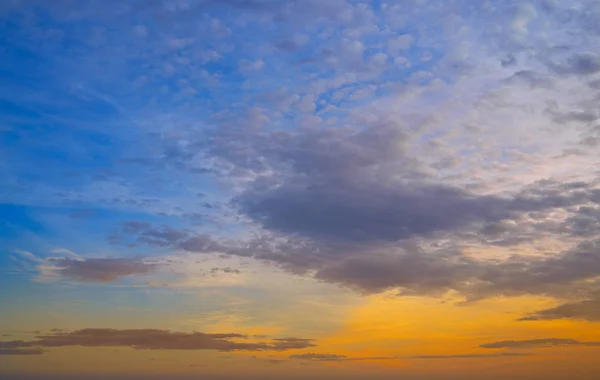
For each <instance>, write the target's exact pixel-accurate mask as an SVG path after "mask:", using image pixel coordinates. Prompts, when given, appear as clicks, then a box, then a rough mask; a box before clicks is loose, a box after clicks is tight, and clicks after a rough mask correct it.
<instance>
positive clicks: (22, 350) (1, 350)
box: [0, 347, 44, 356]
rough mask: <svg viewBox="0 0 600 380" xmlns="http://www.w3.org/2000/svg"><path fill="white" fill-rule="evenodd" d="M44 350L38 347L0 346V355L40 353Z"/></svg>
mask: <svg viewBox="0 0 600 380" xmlns="http://www.w3.org/2000/svg"><path fill="white" fill-rule="evenodd" d="M43 353H44V350H42V349H39V348H1V347H0V356H2V355H41V354H43Z"/></svg>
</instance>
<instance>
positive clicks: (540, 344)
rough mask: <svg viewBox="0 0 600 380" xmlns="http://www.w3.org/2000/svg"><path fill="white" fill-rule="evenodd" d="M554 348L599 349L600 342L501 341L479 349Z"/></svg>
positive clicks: (552, 340)
mask: <svg viewBox="0 0 600 380" xmlns="http://www.w3.org/2000/svg"><path fill="white" fill-rule="evenodd" d="M556 346H589V347H600V342H580V341H578V340H575V339H562V338H542V339H525V340H503V341H501V342H493V343H486V344H482V345H480V346H479V347H481V348H545V347H556Z"/></svg>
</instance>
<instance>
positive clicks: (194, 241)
mask: <svg viewBox="0 0 600 380" xmlns="http://www.w3.org/2000/svg"><path fill="white" fill-rule="evenodd" d="M108 239H109V241H110V242H115V243H121V242H123V240H124V239H126V240H125V241H127V240H133V241H135V242H136V243H143V244H147V245H151V246H156V247H169V248H181V249H184V250H187V251H194V252H214V251H219V250H222V249H223V247H221V245H220V243H218V242H217V241H215V240H214V239H212V238H211V237H210V236H208V235H203V234H195V233H192V232H191V231H189V230H177V229H174V228H171V227H169V226H159V227H156V226H153V225H152V224H150V223H148V222H142V221H137V220H132V221H128V222H124V223H121V225H120V229H119V230H118V231H117V232H116V233H115V234H113V235H112V236H110V237H109V238H108Z"/></svg>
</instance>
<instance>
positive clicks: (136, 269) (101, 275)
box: [45, 258, 159, 282]
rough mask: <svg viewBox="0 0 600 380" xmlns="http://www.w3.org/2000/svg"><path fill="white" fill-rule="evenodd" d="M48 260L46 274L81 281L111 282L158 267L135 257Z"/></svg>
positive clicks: (150, 271)
mask: <svg viewBox="0 0 600 380" xmlns="http://www.w3.org/2000/svg"><path fill="white" fill-rule="evenodd" d="M48 261H49V263H50V264H52V265H51V267H46V268H45V270H46V272H47V274H54V275H58V276H60V277H63V278H66V279H70V280H75V281H81V282H111V281H115V280H117V279H119V278H120V277H125V276H131V275H145V274H149V273H152V272H154V271H155V270H156V269H157V268H158V267H159V265H158V264H149V263H146V262H144V261H143V260H141V259H136V258H90V259H82V260H75V259H72V258H52V259H49V260H48Z"/></svg>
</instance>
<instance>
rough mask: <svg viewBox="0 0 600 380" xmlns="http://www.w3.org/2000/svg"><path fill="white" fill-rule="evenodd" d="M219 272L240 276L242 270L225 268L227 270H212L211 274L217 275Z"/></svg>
mask: <svg viewBox="0 0 600 380" xmlns="http://www.w3.org/2000/svg"><path fill="white" fill-rule="evenodd" d="M218 272H222V273H225V274H240V273H241V272H240V270H239V269H233V268H230V267H225V268H211V270H210V273H211V274H216V273H218Z"/></svg>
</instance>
